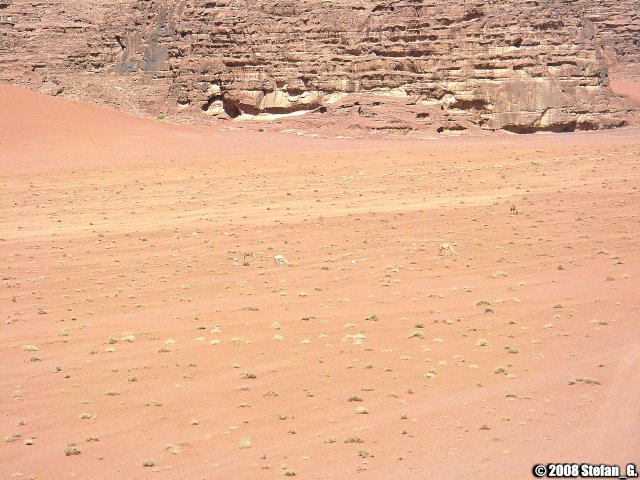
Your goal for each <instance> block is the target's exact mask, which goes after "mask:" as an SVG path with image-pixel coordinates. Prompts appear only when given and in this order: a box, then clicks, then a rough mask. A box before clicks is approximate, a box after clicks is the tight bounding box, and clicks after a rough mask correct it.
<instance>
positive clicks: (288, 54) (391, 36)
mask: <svg viewBox="0 0 640 480" xmlns="http://www.w3.org/2000/svg"><path fill="white" fill-rule="evenodd" d="M632 4H633V2H617V1H613V0H600V1H597V0H571V1H567V0H511V1H506V0H494V1H491V2H487V1H484V0H483V1H480V0H452V1H450V2H446V4H443V2H434V1H422V0H403V1H394V0H385V1H378V2H373V1H368V0H349V1H346V0H336V1H327V0H324V1H322V0H310V1H303V2H295V1H290V0H282V1H277V0H257V1H253V2H246V1H243V2H241V1H238V0H217V1H204V0H197V1H196V0H145V1H134V0H112V1H110V2H102V1H96V0H94V1H81V0H64V1H62V0H51V1H41V2H38V1H35V2H26V1H19V0H0V81H4V82H11V83H18V84H24V85H27V86H30V87H32V88H36V89H38V90H41V91H45V92H47V93H52V94H60V93H63V94H64V95H66V96H69V97H76V98H80V99H83V100H93V101H97V102H101V103H107V104H111V105H115V106H118V107H121V108H125V109H127V110H130V111H133V112H138V113H140V112H149V113H160V112H162V113H169V114H172V115H179V114H181V115H184V116H185V117H189V118H196V119H197V118H229V117H232V118H233V117H237V116H239V115H256V114H264V113H269V114H290V113H300V112H307V111H313V112H314V113H313V115H311V116H310V118H317V119H322V116H328V117H331V116H332V115H339V114H340V113H344V112H351V113H352V114H353V115H355V116H356V117H358V116H364V117H367V118H369V120H367V121H363V122H362V124H363V125H365V124H370V123H371V122H370V120H371V118H372V117H374V118H375V121H374V124H375V125H376V128H380V129H382V130H384V129H385V128H390V129H393V128H396V127H397V125H398V124H401V125H402V126H403V127H402V128H406V129H411V128H426V129H432V130H435V131H439V132H443V131H447V130H453V131H459V130H465V129H468V128H474V127H481V128H484V129H490V130H496V129H505V130H509V131H513V132H535V131H541V130H548V131H572V130H576V129H599V128H610V127H616V126H622V125H625V124H626V123H627V122H628V121H629V116H628V112H627V110H626V108H625V106H624V103H623V102H622V101H621V100H620V99H619V98H617V97H616V96H615V95H613V94H612V92H611V90H610V89H609V88H608V82H609V77H610V74H611V73H613V74H620V75H625V76H626V77H634V76H638V77H640V40H638V39H639V38H640V12H638V9H637V8H635V7H634V6H633V5H632ZM386 105H389V108H384V107H385V106H386ZM376 107H382V108H376ZM363 109H364V110H366V113H363ZM389 112H404V113H403V115H402V121H401V122H399V123H398V122H396V121H394V119H395V118H397V116H394V115H391V114H390V113H389ZM389 115H391V116H389ZM319 121H322V122H325V123H326V121H327V120H319ZM356 123H357V122H356ZM385 125H387V127H385Z"/></svg>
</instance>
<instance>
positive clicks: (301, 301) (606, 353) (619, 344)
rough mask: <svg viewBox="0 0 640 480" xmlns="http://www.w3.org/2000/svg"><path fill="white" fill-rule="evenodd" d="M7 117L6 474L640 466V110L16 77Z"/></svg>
mask: <svg viewBox="0 0 640 480" xmlns="http://www.w3.org/2000/svg"><path fill="white" fill-rule="evenodd" d="M230 125H238V124H237V123H230ZM0 131H1V132H2V136H1V137H0V165H1V168H2V198H1V205H0V215H1V219H0V220H1V222H0V246H1V251H2V264H1V273H2V282H3V286H4V289H3V290H2V292H3V293H2V296H1V298H0V301H1V305H2V317H3V323H2V327H1V328H0V366H1V370H0V373H1V375H0V393H1V396H0V425H2V437H3V442H2V443H1V444H0V445H1V446H2V448H0V475H1V478H10V477H19V476H21V477H22V478H35V479H67V478H69V479H71V478H78V479H267V478H281V477H283V476H294V475H295V476H297V477H298V478H303V479H323V480H324V479H329V478H336V479H347V478H361V479H391V478H398V479H400V478H401V479H525V478H531V468H532V466H533V465H534V464H536V463H547V462H588V463H593V464H601V463H605V464H618V465H620V466H621V467H623V468H624V466H625V465H626V464H627V462H636V463H639V460H640V458H638V452H640V435H639V434H640V409H639V408H638V405H640V382H638V378H640V343H638V338H639V337H640V323H639V322H638V317H639V315H640V297H639V295H640V282H639V278H640V251H639V250H638V245H640V228H639V227H640V224H639V221H640V217H639V216H638V215H639V214H640V211H639V210H638V206H639V205H640V191H639V190H638V188H639V187H640V135H639V131H638V130H635V129H623V130H618V131H608V132H592V133H576V134H567V135H533V136H515V135H489V136H487V137H482V138H449V139H441V140H422V141H419V140H371V141H365V140H350V139H338V138H333V139H322V138H305V137H302V136H296V135H287V134H281V133H259V132H250V131H241V130H237V129H236V130H232V129H227V130H219V129H215V128H213V127H206V128H204V127H203V128H199V129H198V128H194V127H187V126H175V125H170V124H167V123H166V122H160V121H155V120H145V119H139V118H134V117H128V116H124V115H122V114H120V113H118V112H114V111H110V110H107V109H104V108H100V107H96V106H89V105H82V104H78V103H74V102H70V101H63V100H59V99H53V98H48V97H44V96H41V95H39V94H35V93H31V92H28V91H26V90H22V89H19V88H16V87H7V86H3V87H0ZM512 205H514V206H515V207H516V210H517V215H516V214H514V213H512V212H511V206H512ZM442 243H448V244H450V245H451V246H452V247H453V249H454V250H455V253H454V252H442V254H440V253H441V252H440V244H442ZM245 252H247V253H248V252H252V255H247V256H245V255H244V254H245ZM445 253H448V254H445ZM276 255H283V256H284V257H285V258H286V259H287V260H288V262H289V264H288V265H276V264H275V262H274V257H275V256H276Z"/></svg>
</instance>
